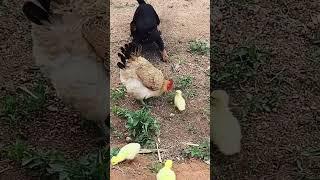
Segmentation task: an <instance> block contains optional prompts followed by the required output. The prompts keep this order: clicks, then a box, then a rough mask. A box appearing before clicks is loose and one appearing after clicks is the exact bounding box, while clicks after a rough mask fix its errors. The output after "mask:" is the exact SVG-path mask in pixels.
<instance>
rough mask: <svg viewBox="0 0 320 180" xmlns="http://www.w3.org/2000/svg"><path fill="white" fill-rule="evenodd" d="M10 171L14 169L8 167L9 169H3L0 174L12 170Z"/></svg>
mask: <svg viewBox="0 0 320 180" xmlns="http://www.w3.org/2000/svg"><path fill="white" fill-rule="evenodd" d="M10 169H12V167H11V166H8V167H6V168H4V169H2V170H1V171H0V174H2V173H4V172H6V171H8V170H10Z"/></svg>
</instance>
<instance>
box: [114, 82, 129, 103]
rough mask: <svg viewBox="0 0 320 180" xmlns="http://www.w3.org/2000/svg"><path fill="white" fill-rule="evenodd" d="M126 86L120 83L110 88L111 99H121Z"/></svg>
mask: <svg viewBox="0 0 320 180" xmlns="http://www.w3.org/2000/svg"><path fill="white" fill-rule="evenodd" d="M126 92H127V91H126V87H125V86H124V85H121V86H120V87H119V88H117V89H112V90H111V99H112V100H113V101H117V100H119V99H122V98H123V97H125V95H126Z"/></svg>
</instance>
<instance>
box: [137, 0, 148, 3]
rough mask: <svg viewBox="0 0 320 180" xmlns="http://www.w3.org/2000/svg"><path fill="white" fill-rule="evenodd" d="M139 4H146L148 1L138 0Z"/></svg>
mask: <svg viewBox="0 0 320 180" xmlns="http://www.w3.org/2000/svg"><path fill="white" fill-rule="evenodd" d="M138 3H139V4H146V2H145V1H144V0H138Z"/></svg>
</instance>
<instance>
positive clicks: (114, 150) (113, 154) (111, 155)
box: [110, 148, 120, 158]
mask: <svg viewBox="0 0 320 180" xmlns="http://www.w3.org/2000/svg"><path fill="white" fill-rule="evenodd" d="M119 151H120V148H111V151H110V158H111V157H113V156H116V155H117V154H118V153H119Z"/></svg>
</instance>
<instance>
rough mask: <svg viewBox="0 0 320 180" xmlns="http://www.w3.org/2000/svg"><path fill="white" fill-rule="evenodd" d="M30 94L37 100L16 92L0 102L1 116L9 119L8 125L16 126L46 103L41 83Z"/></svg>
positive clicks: (44, 90) (44, 91)
mask: <svg viewBox="0 0 320 180" xmlns="http://www.w3.org/2000/svg"><path fill="white" fill-rule="evenodd" d="M31 93H32V94H34V95H35V96H36V97H37V98H35V97H32V96H31V95H29V94H27V93H25V92H18V93H17V94H15V95H9V96H6V97H4V98H3V99H2V100H1V114H3V115H4V117H6V118H7V119H9V122H10V124H11V125H12V124H15V125H16V124H17V123H18V122H19V120H21V119H27V118H28V116H29V115H30V114H31V113H33V112H37V111H40V110H41V109H42V108H43V107H44V105H45V102H46V94H45V93H46V89H45V86H44V84H43V83H42V82H39V83H38V84H37V85H36V86H35V87H34V88H33V89H32V90H31Z"/></svg>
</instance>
